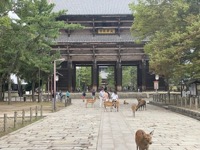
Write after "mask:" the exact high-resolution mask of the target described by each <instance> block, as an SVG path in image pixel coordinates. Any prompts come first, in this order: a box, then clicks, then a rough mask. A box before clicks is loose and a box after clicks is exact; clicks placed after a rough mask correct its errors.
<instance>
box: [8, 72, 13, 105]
mask: <svg viewBox="0 0 200 150" xmlns="http://www.w3.org/2000/svg"><path fill="white" fill-rule="evenodd" d="M11 98H12V97H11V79H10V75H8V105H10V103H11Z"/></svg>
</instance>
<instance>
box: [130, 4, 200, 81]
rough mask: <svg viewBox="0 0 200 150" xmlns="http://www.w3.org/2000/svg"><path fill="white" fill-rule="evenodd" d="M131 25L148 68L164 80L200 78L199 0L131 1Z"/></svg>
mask: <svg viewBox="0 0 200 150" xmlns="http://www.w3.org/2000/svg"><path fill="white" fill-rule="evenodd" d="M130 8H131V10H132V12H133V16H134V22H133V25H132V28H131V32H132V34H133V36H135V37H137V38H138V41H139V42H140V41H142V40H144V39H147V40H148V42H147V43H146V44H145V46H144V50H145V52H146V53H147V54H148V55H149V58H150V70H151V71H152V72H154V73H155V74H159V75H161V76H164V77H165V78H166V79H167V80H168V79H173V80H174V81H180V80H182V79H189V78H200V42H199V41H200V28H199V27H200V2H199V0H190V1H189V0H139V2H138V4H134V3H133V4H130Z"/></svg>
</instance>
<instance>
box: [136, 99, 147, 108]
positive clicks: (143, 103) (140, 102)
mask: <svg viewBox="0 0 200 150" xmlns="http://www.w3.org/2000/svg"><path fill="white" fill-rule="evenodd" d="M137 100H138V105H137V108H136V111H137V110H138V109H140V108H141V110H146V101H145V100H144V99H137Z"/></svg>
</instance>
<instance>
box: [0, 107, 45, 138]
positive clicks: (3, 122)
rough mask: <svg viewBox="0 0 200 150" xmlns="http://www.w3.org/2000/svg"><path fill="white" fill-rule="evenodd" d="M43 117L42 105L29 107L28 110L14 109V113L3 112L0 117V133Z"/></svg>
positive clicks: (2, 133)
mask: <svg viewBox="0 0 200 150" xmlns="http://www.w3.org/2000/svg"><path fill="white" fill-rule="evenodd" d="M42 117H43V107H42V105H41V106H40V107H38V106H35V108H32V107H30V109H29V110H22V111H15V112H14V114H4V116H3V117H1V118H0V135H4V134H5V133H8V132H11V131H13V130H15V129H18V128H20V127H23V126H25V125H26V124H29V123H31V122H33V121H35V120H38V119H40V118H42Z"/></svg>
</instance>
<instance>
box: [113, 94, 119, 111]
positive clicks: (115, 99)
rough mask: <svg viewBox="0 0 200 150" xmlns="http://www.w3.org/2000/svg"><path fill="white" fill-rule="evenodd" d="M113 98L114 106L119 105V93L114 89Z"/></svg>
mask: <svg viewBox="0 0 200 150" xmlns="http://www.w3.org/2000/svg"><path fill="white" fill-rule="evenodd" d="M111 98H112V103H113V106H114V107H115V108H116V106H117V103H116V102H117V101H118V98H119V97H118V95H117V91H114V92H113V93H112V95H111Z"/></svg>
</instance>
